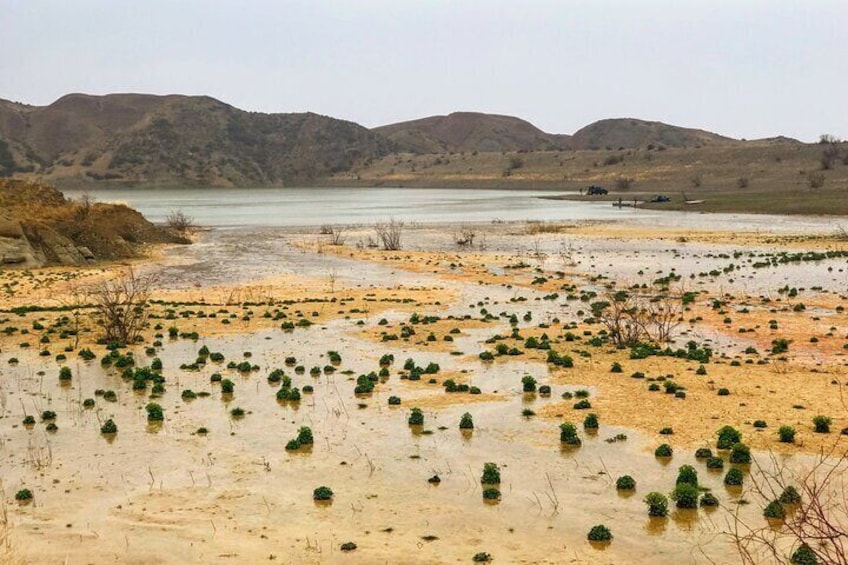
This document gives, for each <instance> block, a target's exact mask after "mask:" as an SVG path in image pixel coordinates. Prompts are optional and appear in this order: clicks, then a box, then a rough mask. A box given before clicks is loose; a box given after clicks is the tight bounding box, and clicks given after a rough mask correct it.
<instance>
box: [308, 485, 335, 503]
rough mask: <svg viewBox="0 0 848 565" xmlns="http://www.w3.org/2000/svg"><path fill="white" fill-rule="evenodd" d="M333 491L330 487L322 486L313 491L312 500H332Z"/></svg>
mask: <svg viewBox="0 0 848 565" xmlns="http://www.w3.org/2000/svg"><path fill="white" fill-rule="evenodd" d="M332 499H333V490H332V489H331V488H330V487H325V486H320V487H318V488H316V489H315V490H314V491H312V500H332Z"/></svg>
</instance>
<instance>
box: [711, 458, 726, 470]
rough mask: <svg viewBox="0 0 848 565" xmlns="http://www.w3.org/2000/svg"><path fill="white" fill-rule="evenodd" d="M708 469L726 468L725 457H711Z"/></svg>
mask: <svg viewBox="0 0 848 565" xmlns="http://www.w3.org/2000/svg"><path fill="white" fill-rule="evenodd" d="M707 469H724V459H722V458H721V457H710V458H709V459H707Z"/></svg>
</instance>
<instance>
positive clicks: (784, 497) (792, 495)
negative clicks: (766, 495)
mask: <svg viewBox="0 0 848 565" xmlns="http://www.w3.org/2000/svg"><path fill="white" fill-rule="evenodd" d="M778 500H779V501H780V503H781V504H801V493H799V492H798V489H796V488H795V487H793V486H792V485H789V486H787V487H786V488H784V489H783V492H782V493H780V498H778Z"/></svg>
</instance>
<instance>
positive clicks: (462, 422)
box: [459, 412, 474, 430]
mask: <svg viewBox="0 0 848 565" xmlns="http://www.w3.org/2000/svg"><path fill="white" fill-rule="evenodd" d="M459 429H460V430H473V429H474V420H473V419H472V418H471V414H469V413H468V412H466V413H465V414H463V415H462V418H460V419H459Z"/></svg>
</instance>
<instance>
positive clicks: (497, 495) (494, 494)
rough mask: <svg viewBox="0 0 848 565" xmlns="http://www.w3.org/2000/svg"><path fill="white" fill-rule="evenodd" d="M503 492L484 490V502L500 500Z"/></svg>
mask: <svg viewBox="0 0 848 565" xmlns="http://www.w3.org/2000/svg"><path fill="white" fill-rule="evenodd" d="M500 499H501V491H499V490H498V489H496V488H485V489H483V500H500Z"/></svg>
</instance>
